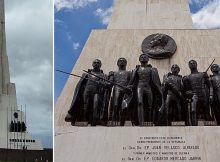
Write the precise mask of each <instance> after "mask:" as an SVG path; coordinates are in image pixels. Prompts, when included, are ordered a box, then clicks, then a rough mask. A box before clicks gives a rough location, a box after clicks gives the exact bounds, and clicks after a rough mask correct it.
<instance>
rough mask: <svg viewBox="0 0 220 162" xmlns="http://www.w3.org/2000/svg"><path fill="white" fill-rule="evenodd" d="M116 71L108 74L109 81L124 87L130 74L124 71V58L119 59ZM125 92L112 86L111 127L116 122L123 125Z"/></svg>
mask: <svg viewBox="0 0 220 162" xmlns="http://www.w3.org/2000/svg"><path fill="white" fill-rule="evenodd" d="M117 65H118V71H116V72H110V73H109V80H110V81H111V82H114V83H116V84H118V85H121V86H124V87H126V86H127V85H128V83H129V80H130V77H131V72H129V71H126V66H127V60H126V59H125V58H119V59H118V61H117ZM125 92H126V90H125V89H122V88H121V87H119V86H117V85H114V87H113V95H112V103H111V106H112V121H113V125H114V124H115V123H116V122H118V123H119V122H121V123H120V125H123V121H122V120H123V119H124V118H125V116H121V115H125V114H122V101H123V97H124V95H125Z"/></svg>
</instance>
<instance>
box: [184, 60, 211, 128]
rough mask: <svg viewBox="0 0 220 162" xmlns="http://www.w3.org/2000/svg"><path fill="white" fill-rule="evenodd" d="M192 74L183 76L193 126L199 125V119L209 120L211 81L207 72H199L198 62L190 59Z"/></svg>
mask: <svg viewBox="0 0 220 162" xmlns="http://www.w3.org/2000/svg"><path fill="white" fill-rule="evenodd" d="M189 68H190V71H191V74H190V75H188V76H186V77H184V78H183V83H184V90H185V93H186V96H187V98H188V100H189V101H191V104H190V116H191V124H192V126H197V125H198V120H199V119H203V120H205V121H209V120H210V119H211V116H210V108H209V95H210V81H209V76H208V74H207V73H206V72H205V73H204V72H198V69H197V62H196V61H195V60H191V61H189Z"/></svg>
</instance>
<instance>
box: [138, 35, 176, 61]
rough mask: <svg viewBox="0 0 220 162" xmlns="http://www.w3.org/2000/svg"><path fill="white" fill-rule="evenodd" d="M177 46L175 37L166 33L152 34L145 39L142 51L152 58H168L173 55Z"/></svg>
mask: <svg viewBox="0 0 220 162" xmlns="http://www.w3.org/2000/svg"><path fill="white" fill-rule="evenodd" d="M176 49H177V46H176V43H175V41H174V40H173V38H171V37H170V36H168V35H166V34H160V33H157V34H152V35H150V36H148V37H147V38H145V39H144V41H143V43H142V51H143V53H145V54H147V55H148V56H149V57H150V58H152V59H166V58H170V57H171V56H173V55H174V54H175V52H176Z"/></svg>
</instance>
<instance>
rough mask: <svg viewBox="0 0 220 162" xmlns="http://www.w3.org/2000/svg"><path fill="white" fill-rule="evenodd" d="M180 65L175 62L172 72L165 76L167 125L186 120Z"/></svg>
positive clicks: (164, 91) (164, 89)
mask: <svg viewBox="0 0 220 162" xmlns="http://www.w3.org/2000/svg"><path fill="white" fill-rule="evenodd" d="M179 72H180V67H179V66H178V65H177V64H175V65H173V66H172V67H171V72H170V73H168V74H167V75H165V76H164V80H163V84H162V87H163V88H162V89H163V94H164V100H165V108H166V113H165V115H166V116H167V125H169V126H170V125H171V122H173V121H182V120H185V119H184V118H185V112H184V97H183V83H182V76H181V75H179Z"/></svg>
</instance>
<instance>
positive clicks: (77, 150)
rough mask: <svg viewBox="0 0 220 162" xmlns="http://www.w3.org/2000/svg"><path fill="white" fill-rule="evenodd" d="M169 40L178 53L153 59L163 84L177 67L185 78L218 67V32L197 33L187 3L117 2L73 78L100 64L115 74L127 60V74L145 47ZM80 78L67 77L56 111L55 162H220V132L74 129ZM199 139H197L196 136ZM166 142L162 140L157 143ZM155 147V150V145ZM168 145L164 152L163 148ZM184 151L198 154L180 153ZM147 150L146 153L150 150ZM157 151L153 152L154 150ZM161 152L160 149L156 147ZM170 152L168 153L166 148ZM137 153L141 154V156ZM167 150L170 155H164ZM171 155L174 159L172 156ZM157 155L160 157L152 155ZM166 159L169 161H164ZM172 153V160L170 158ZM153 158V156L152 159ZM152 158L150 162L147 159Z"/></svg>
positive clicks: (200, 129) (201, 129) (205, 129)
mask: <svg viewBox="0 0 220 162" xmlns="http://www.w3.org/2000/svg"><path fill="white" fill-rule="evenodd" d="M158 33H159V34H161V33H162V34H165V35H168V36H170V37H171V38H172V39H173V40H175V42H176V45H177V50H176V52H175V54H174V55H173V56H172V57H170V58H166V59H162V60H155V59H150V64H151V65H152V66H153V67H157V69H158V71H159V75H160V78H161V80H162V78H163V75H164V74H167V73H168V72H169V71H170V68H171V66H172V65H173V64H178V65H179V66H180V68H181V75H183V76H185V75H188V74H189V73H190V70H189V68H188V62H189V60H191V59H194V60H196V61H197V62H198V69H199V71H205V70H206V69H207V67H209V65H210V63H211V62H212V60H213V59H214V58H215V63H217V64H220V55H219V54H220V48H219V47H220V30H219V29H211V30H207V29H202V30H199V29H193V23H192V19H191V17H190V10H189V4H188V0H116V1H115V6H114V8H113V13H112V18H111V20H110V23H109V26H108V28H107V29H106V30H93V31H92V32H91V34H90V36H89V38H88V40H87V42H86V44H85V46H84V48H83V50H82V53H81V55H80V57H79V59H78V60H77V63H76V64H75V66H74V68H73V70H72V73H74V74H82V70H83V69H84V70H85V69H89V68H91V63H92V61H93V60H94V59H96V58H98V59H100V60H101V61H102V69H103V70H104V72H105V73H106V74H107V73H108V72H109V71H115V70H116V69H117V60H118V58H120V57H125V58H126V59H127V61H128V66H127V70H133V69H134V68H135V67H136V65H138V64H139V60H138V57H139V55H140V54H141V53H142V47H141V45H142V43H143V41H144V40H145V38H147V37H149V36H150V35H152V34H158ZM77 82H78V79H77V78H74V77H69V79H68V81H67V83H66V85H65V87H64V88H63V91H62V93H61V95H60V97H59V98H58V101H57V103H56V107H55V118H54V119H55V135H56V136H55V159H56V161H59V162H61V161H69V160H72V161H80V162H88V161H90V162H98V161H99V162H113V161H114V162H123V161H140V162H143V161H177V160H180V159H178V157H177V159H176V160H175V159H172V158H173V156H175V154H174V152H176V154H178V155H181V156H182V155H183V154H182V153H183V152H187V153H189V154H188V155H186V156H185V155H184V157H186V160H183V161H186V162H188V161H190V160H189V158H190V157H189V156H192V157H198V159H201V160H199V161H201V162H207V161H212V162H218V161H219V157H218V155H219V153H218V150H219V145H218V143H220V138H217V137H219V136H220V128H219V127H123V128H120V127H117V128H107V127H95V128H93V127H86V128H82V127H73V126H71V125H70V123H66V122H65V121H64V118H65V115H66V113H67V111H68V109H69V107H70V105H71V101H72V97H73V94H74V89H75V87H76V84H77ZM198 134H199V136H198ZM159 138H162V139H164V140H163V141H162V142H161V143H157V142H158V141H159V142H160V141H161V140H154V139H159ZM168 138H170V139H172V138H179V139H180V138H181V139H182V140H178V141H177V142H179V141H180V143H178V144H177V143H175V141H174V143H175V145H178V149H177V150H175V151H171V150H170V149H168V148H171V145H170V144H174V143H172V140H167V139H168ZM152 141H153V142H154V141H155V143H156V144H154V143H153V142H152ZM163 142H165V144H166V145H165V147H164V146H163ZM181 142H183V143H184V145H185V146H186V145H188V146H189V145H190V146H196V148H198V149H191V150H187V151H186V150H182V148H183V147H184V146H183V143H182V144H181ZM148 146H149V149H144V148H148ZM153 146H154V148H158V150H157V151H156V150H155V149H154V150H153V149H151V148H153ZM157 146H158V147H157ZM166 146H167V147H166ZM138 148H139V150H138ZM165 148H167V149H165ZM170 151H171V153H173V155H172V156H170V155H168V154H169V153H170ZM155 152H156V154H157V153H158V154H157V155H156V154H154V153H155ZM163 152H164V155H165V154H166V157H165V158H167V159H168V160H164V159H160V158H161V157H160V156H162V155H163ZM167 153H168V154H167ZM149 154H152V155H153V157H152V155H149ZM148 158H149V159H148Z"/></svg>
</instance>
